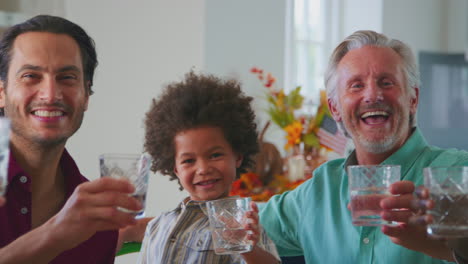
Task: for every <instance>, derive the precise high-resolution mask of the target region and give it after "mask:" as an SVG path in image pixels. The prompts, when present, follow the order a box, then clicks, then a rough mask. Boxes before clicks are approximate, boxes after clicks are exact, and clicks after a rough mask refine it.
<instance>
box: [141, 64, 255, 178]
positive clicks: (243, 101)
mask: <svg viewBox="0 0 468 264" xmlns="http://www.w3.org/2000/svg"><path fill="white" fill-rule="evenodd" d="M252 100H253V98H252V97H249V96H246V95H245V94H244V93H243V92H242V91H241V88H240V84H239V82H237V81H235V80H222V79H220V78H217V77H215V76H213V75H203V74H200V75H197V74H195V73H194V72H193V71H191V72H189V73H187V74H186V75H185V79H184V80H183V81H181V82H174V83H171V84H169V85H167V86H166V88H165V90H164V91H163V93H162V95H161V96H160V97H159V99H158V100H156V99H153V102H152V105H151V107H150V110H149V111H148V112H147V113H146V119H145V126H146V132H145V145H144V147H145V150H146V151H147V152H148V153H149V154H150V155H151V156H152V157H153V163H152V166H151V170H152V171H154V172H160V173H162V174H163V175H168V176H170V178H171V180H176V179H178V178H177V176H176V174H175V173H174V166H175V143H174V138H175V136H176V135H177V134H178V133H180V132H183V131H187V130H189V129H193V128H198V127H203V126H215V127H219V128H221V130H222V131H223V133H224V137H225V138H226V140H227V142H228V143H229V144H230V145H231V147H232V149H233V150H234V152H236V153H238V154H240V155H242V156H243V160H242V164H241V165H240V167H239V168H238V169H237V171H236V174H237V176H239V174H240V173H244V172H246V170H247V169H248V168H251V167H252V166H253V165H254V159H253V156H254V155H255V154H256V153H257V152H258V150H259V146H258V133H257V125H256V124H255V114H254V112H253V110H252V108H251V105H250V103H251V102H252ZM179 185H180V182H179Z"/></svg>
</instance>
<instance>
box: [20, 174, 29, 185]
mask: <svg viewBox="0 0 468 264" xmlns="http://www.w3.org/2000/svg"><path fill="white" fill-rule="evenodd" d="M27 181H28V177H26V176H21V177H20V182H21V183H26V182H27Z"/></svg>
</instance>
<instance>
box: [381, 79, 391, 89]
mask: <svg viewBox="0 0 468 264" xmlns="http://www.w3.org/2000/svg"><path fill="white" fill-rule="evenodd" d="M381 84H382V85H383V86H386V87H388V86H392V85H393V81H391V80H389V79H383V80H382V81H381Z"/></svg>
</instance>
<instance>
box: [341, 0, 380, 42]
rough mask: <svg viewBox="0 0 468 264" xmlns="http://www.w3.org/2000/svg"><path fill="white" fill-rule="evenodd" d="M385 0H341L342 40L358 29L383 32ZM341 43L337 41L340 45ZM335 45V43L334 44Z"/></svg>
mask: <svg viewBox="0 0 468 264" xmlns="http://www.w3.org/2000/svg"><path fill="white" fill-rule="evenodd" d="M382 1H383V0H341V9H342V13H341V14H342V17H341V18H335V19H341V20H342V26H341V32H340V33H341V38H339V39H338V41H339V42H341V41H342V40H343V39H344V38H345V37H347V36H349V35H350V34H352V33H353V32H355V31H356V30H374V31H377V32H382V22H383V21H382V13H383V6H382V5H383V4H382ZM338 44H339V43H336V45H338ZM334 46H335V45H334Z"/></svg>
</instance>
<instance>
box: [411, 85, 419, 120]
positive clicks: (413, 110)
mask: <svg viewBox="0 0 468 264" xmlns="http://www.w3.org/2000/svg"><path fill="white" fill-rule="evenodd" d="M413 89H414V97H411V98H410V111H411V113H412V114H413V115H415V114H416V110H417V109H418V103H419V88H418V87H414V88H413Z"/></svg>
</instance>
